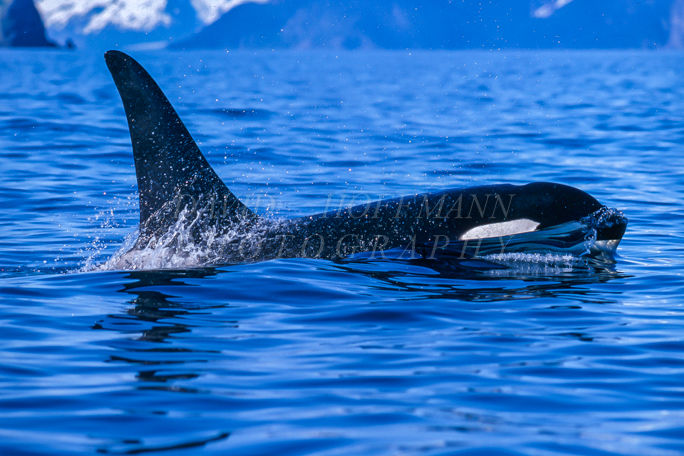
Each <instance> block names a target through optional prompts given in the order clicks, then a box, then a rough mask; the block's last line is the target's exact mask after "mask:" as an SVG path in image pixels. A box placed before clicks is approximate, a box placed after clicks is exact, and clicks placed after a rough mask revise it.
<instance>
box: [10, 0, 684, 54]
mask: <svg viewBox="0 0 684 456" xmlns="http://www.w3.org/2000/svg"><path fill="white" fill-rule="evenodd" d="M3 1H5V2H7V1H11V0H0V4H1V3H2V2H3ZM35 3H36V7H37V8H38V11H39V12H40V13H41V16H42V18H43V21H44V23H45V26H46V27H47V30H48V37H49V38H51V39H53V40H55V41H57V42H58V43H64V42H65V41H66V39H67V38H73V40H74V41H75V42H76V44H77V45H78V46H79V47H80V48H95V49H100V48H112V47H124V48H126V47H128V48H130V47H131V46H134V45H135V46H137V47H138V48H148V49H152V48H162V47H167V46H169V45H171V47H174V48H177V49H178V48H180V49H182V48H186V49H190V48H212V47H213V48H239V47H250V48H259V47H268V48H274V47H279V48H292V47H294V48H311V47H314V48H315V47H319V48H320V47H324V48H331V47H332V48H364V47H366V48H368V47H375V48H407V47H412V48H416V47H418V48H450V49H454V48H474V49H482V48H485V49H498V48H510V47H522V48H559V47H560V48H567V47H569V48H643V47H646V48H661V47H684V0H601V1H597V0H505V1H504V0H492V1H482V0H430V1H429V2H415V1H413V0H344V1H340V2H331V1H328V0H35Z"/></svg>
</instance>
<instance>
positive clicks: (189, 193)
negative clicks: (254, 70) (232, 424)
mask: <svg viewBox="0 0 684 456" xmlns="http://www.w3.org/2000/svg"><path fill="white" fill-rule="evenodd" d="M105 61H106V63H107V67H108V68H109V70H110V72H111V74H112V78H113V79H114V82H115V84H116V87H117V89H118V91H119V95H120V96H121V100H122V102H123V106H124V109H125V112H126V118H127V121H128V127H129V131H130V136H131V143H132V147H133V159H134V163H135V172H136V178H137V183H138V193H139V203H140V232H139V237H138V241H137V242H136V243H135V245H134V246H133V248H132V249H130V250H128V251H125V252H123V253H120V254H117V255H116V256H115V257H114V258H112V259H111V260H110V261H108V262H107V263H106V264H105V265H103V266H104V267H105V268H114V269H149V268H168V267H173V268H179V267H202V266H214V265H220V264H228V263H242V262H255V261H265V260H272V259H277V258H316V259H328V260H338V259H343V258H349V257H354V256H355V255H358V254H365V255H368V254H370V255H372V256H371V257H372V258H376V257H375V256H373V255H375V254H378V256H377V258H385V255H384V253H385V252H390V251H399V250H402V249H403V251H405V252H410V254H411V256H412V257H413V256H414V255H418V256H421V257H423V258H428V259H429V258H433V257H435V255H438V256H442V257H446V258H455V259H461V258H473V257H483V256H486V255H494V254H503V253H523V254H528V253H532V252H534V253H544V252H546V253H559V254H572V255H575V256H577V257H581V256H591V255H595V256H601V255H604V256H610V255H611V254H613V253H615V250H616V249H617V246H618V244H619V242H620V240H621V239H622V236H623V235H624V233H625V229H626V227H627V219H626V217H625V216H624V214H622V213H621V212H620V211H617V210H616V209H609V208H607V207H605V206H603V205H602V204H600V203H599V202H598V201H597V200H596V199H595V198H593V197H592V196H591V195H588V194H587V193H585V192H583V191H581V190H579V189H576V188H574V187H570V186H567V185H562V184H554V183H547V182H536V183H530V184H526V185H510V184H499V185H482V186H476V187H469V188H456V189H450V190H445V191H441V192H436V193H415V194H413V195H407V196H405V197H400V198H393V199H388V200H381V201H376V202H373V203H371V204H368V205H361V206H354V207H350V208H347V209H344V210H338V211H331V212H326V213H321V214H315V215H311V216H307V217H302V218H300V219H292V220H286V221H282V220H272V219H268V218H264V217H260V216H258V215H257V214H256V213H254V212H253V211H252V210H251V209H250V208H248V207H247V206H246V205H245V204H244V203H243V202H242V201H240V200H239V199H238V198H237V197H236V196H235V195H234V194H233V193H232V192H231V191H230V190H229V189H228V187H227V186H226V185H225V183H224V182H223V181H222V180H221V179H220V178H219V176H218V175H217V174H216V172H215V171H214V169H213V168H212V167H211V165H210V164H209V162H208V161H207V160H206V158H205V157H204V155H203V154H202V152H201V151H200V149H199V147H198V146H197V144H196V142H195V141H194V140H193V138H192V136H191V135H190V133H189V131H188V129H187V128H186V127H185V125H184V124H183V121H182V120H181V119H180V117H179V116H178V114H177V113H176V111H175V109H174V108H173V106H172V105H171V103H170V102H169V100H168V99H167V97H166V96H165V95H164V93H163V92H162V90H161V88H160V87H159V86H158V85H157V83H156V82H155V81H154V79H153V78H152V77H151V76H150V75H149V73H148V72H147V71H146V70H145V69H144V68H143V67H142V66H141V65H140V64H139V63H138V62H136V61H135V60H134V59H133V58H131V57H130V56H128V55H126V54H124V53H122V52H119V51H108V52H106V53H105Z"/></svg>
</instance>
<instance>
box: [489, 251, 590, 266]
mask: <svg viewBox="0 0 684 456" xmlns="http://www.w3.org/2000/svg"><path fill="white" fill-rule="evenodd" d="M482 258H483V259H485V260H488V261H492V262H495V263H499V264H504V265H506V266H514V265H517V264H522V263H530V264H543V265H548V266H569V267H572V266H576V265H586V260H585V259H584V258H582V257H577V256H575V255H572V254H570V253H519V252H516V253H496V254H491V255H485V256H483V257H482Z"/></svg>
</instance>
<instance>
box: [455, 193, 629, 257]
mask: <svg viewBox="0 0 684 456" xmlns="http://www.w3.org/2000/svg"><path fill="white" fill-rule="evenodd" d="M492 191H495V192H496V193H497V194H498V195H500V197H501V200H502V201H504V202H505V204H508V205H509V206H508V208H507V211H506V213H505V217H503V211H499V214H498V215H499V216H498V217H497V218H496V219H495V218H494V217H489V220H487V221H486V222H485V221H484V220H481V221H479V222H476V225H475V226H474V227H472V228H470V229H468V230H467V231H466V232H465V233H462V234H461V236H460V238H459V239H460V240H462V241H472V240H482V241H485V240H487V239H494V238H498V239H503V238H506V239H510V240H511V241H510V242H509V244H507V249H508V251H514V252H544V251H557V252H564V251H566V252H572V253H575V254H579V255H584V254H587V253H588V254H589V255H590V256H601V255H603V256H605V255H604V254H607V255H608V257H611V256H612V254H613V253H614V252H615V250H616V249H617V246H618V244H619V243H620V240H621V239H622V236H623V235H624V234H625V230H626V228H627V218H626V217H625V216H624V215H623V214H622V212H620V211H618V210H616V209H611V208H608V207H606V206H604V205H602V204H601V203H599V202H598V201H597V200H596V198H594V197H593V196H591V195H589V194H588V193H586V192H583V191H582V190H579V189H577V188H574V187H570V186H568V185H563V184H555V183H548V182H536V183H531V184H527V185H522V186H515V185H503V186H496V187H483V188H482V192H483V193H484V192H488V193H492ZM507 194H508V195H507ZM480 199H481V200H484V198H480ZM497 201H498V199H497ZM496 209H497V208H495V211H496ZM501 209H504V206H503V205H502V206H501ZM492 215H497V214H496V212H492ZM480 244H481V245H486V243H484V244H482V242H480ZM499 245H503V244H502V243H501V241H499ZM492 248H493V249H496V248H500V247H499V246H497V243H495V242H494V243H492ZM481 252H482V251H481ZM485 252H486V251H485ZM483 253H484V252H483Z"/></svg>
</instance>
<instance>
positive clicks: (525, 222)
mask: <svg viewBox="0 0 684 456" xmlns="http://www.w3.org/2000/svg"><path fill="white" fill-rule="evenodd" d="M538 226H539V223H538V222H535V221H534V220H530V219H518V220H510V221H508V222H500V223H490V224H489V225H480V226H476V227H475V228H471V229H469V230H468V231H466V232H465V233H463V234H462V235H461V237H460V238H459V240H461V241H470V240H473V239H485V238H493V237H502V236H513V235H514V234H522V233H529V232H530V231H534V230H535V229H537V227H538Z"/></svg>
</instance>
